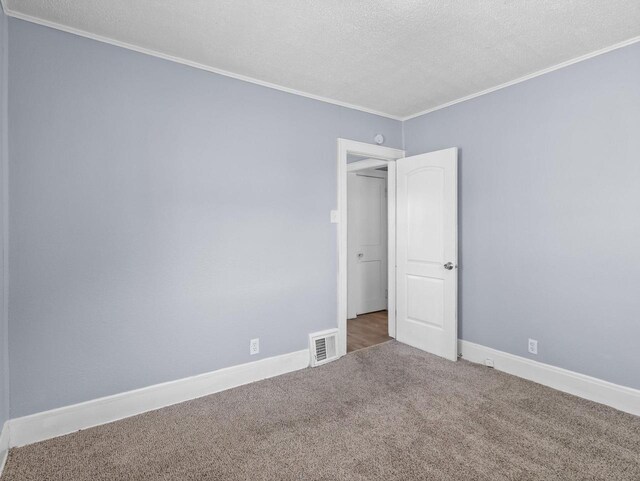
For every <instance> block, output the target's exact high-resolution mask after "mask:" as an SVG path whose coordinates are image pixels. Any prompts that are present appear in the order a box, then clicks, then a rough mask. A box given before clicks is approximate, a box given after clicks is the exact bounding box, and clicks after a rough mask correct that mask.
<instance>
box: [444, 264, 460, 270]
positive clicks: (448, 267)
mask: <svg viewBox="0 0 640 481" xmlns="http://www.w3.org/2000/svg"><path fill="white" fill-rule="evenodd" d="M454 267H458V266H455V265H453V262H447V263H446V264H445V265H444V268H445V269H446V270H448V271H450V270H451V269H453V268H454Z"/></svg>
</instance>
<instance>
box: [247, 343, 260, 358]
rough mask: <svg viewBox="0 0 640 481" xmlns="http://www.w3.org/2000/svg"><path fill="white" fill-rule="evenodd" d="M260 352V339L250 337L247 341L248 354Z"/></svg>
mask: <svg viewBox="0 0 640 481" xmlns="http://www.w3.org/2000/svg"><path fill="white" fill-rule="evenodd" d="M259 352H260V339H251V341H249V354H251V355H252V356H253V355H254V354H258V353H259Z"/></svg>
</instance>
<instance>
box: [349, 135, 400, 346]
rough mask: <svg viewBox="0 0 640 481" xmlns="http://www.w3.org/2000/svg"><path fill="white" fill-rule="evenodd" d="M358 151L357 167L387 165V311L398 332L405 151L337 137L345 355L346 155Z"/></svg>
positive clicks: (391, 328)
mask: <svg viewBox="0 0 640 481" xmlns="http://www.w3.org/2000/svg"><path fill="white" fill-rule="evenodd" d="M349 154H351V155H357V156H360V157H365V159H364V160H363V161H359V162H363V165H361V166H358V167H359V168H358V169H357V170H361V169H360V167H361V168H362V169H369V168H371V167H379V166H384V165H388V166H389V169H388V172H387V196H388V197H387V202H388V204H387V216H388V220H389V221H388V241H387V249H388V256H387V263H388V276H387V282H388V283H389V286H388V289H389V292H388V305H387V309H388V313H389V321H388V322H389V335H390V336H391V337H395V335H396V317H395V299H396V275H395V269H396V209H395V205H396V175H395V173H396V169H395V161H396V160H397V159H402V158H404V156H405V151H404V150H400V149H392V148H390V147H383V146H381V145H374V144H367V143H364V142H358V141H355V140H348V139H341V138H339V139H338V159H337V160H338V162H337V164H338V190H337V194H338V199H337V202H338V204H337V207H338V225H337V229H338V355H339V356H344V355H345V354H346V353H347V292H348V291H347V287H348V285H347V269H348V253H349V251H348V248H347V233H348V225H347V173H348V172H354V171H355V170H356V169H354V168H353V167H352V168H351V169H350V168H349V167H348V165H350V164H347V156H348V155H349Z"/></svg>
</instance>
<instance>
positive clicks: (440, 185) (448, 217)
mask: <svg viewBox="0 0 640 481" xmlns="http://www.w3.org/2000/svg"><path fill="white" fill-rule="evenodd" d="M457 165H458V149H457V148H451V149H445V150H439V151H437V152H430V153H427V154H421V155H415V156H412V157H406V158H403V159H398V160H397V161H396V217H397V218H396V223H397V224H396V226H397V229H396V266H397V267H396V310H397V315H396V334H397V337H396V338H397V339H398V341H400V342H404V343H406V344H409V345H411V346H414V347H417V348H419V349H422V350H424V351H427V352H430V353H433V354H436V355H438V356H442V357H445V358H447V359H450V360H453V361H455V360H456V359H457V355H458V348H457V343H458V319H457V290H458V269H457V264H458V234H457V225H458V209H457V196H458V193H457V190H458V189H457V184H458V181H457V179H458V174H457V170H458V169H457Z"/></svg>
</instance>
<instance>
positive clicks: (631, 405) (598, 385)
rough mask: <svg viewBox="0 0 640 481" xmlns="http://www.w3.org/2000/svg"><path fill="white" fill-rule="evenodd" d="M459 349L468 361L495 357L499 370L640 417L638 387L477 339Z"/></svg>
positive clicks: (464, 343) (482, 361) (459, 345)
mask: <svg viewBox="0 0 640 481" xmlns="http://www.w3.org/2000/svg"><path fill="white" fill-rule="evenodd" d="M458 349H459V352H460V353H461V354H462V358H463V359H466V360H467V361H471V362H477V363H481V364H484V362H485V360H486V359H491V360H493V363H494V368H495V369H498V370H499V371H504V372H506V373H509V374H513V375H514V376H518V377H522V378H524V379H528V380H530V381H534V382H537V383H538V384H543V385H545V386H549V387H552V388H554V389H557V390H558V391H563V392H566V393H569V394H573V395H574V396H578V397H581V398H584V399H588V400H590V401H595V402H598V403H601V404H606V405H607V406H611V407H614V408H616V409H619V410H620V411H625V412H628V413H631V414H635V415H636V416H640V390H638V389H633V388H630V387H626V386H620V385H618V384H613V383H611V382H608V381H603V380H602V379H597V378H595V377H591V376H586V375H584V374H580V373H577V372H573V371H569V370H567V369H562V368H559V367H555V366H551V365H549V364H544V363H541V362H538V361H533V360H531V359H526V358H524V357H520V356H515V355H513V354H509V353H506V352H503V351H498V350H496V349H492V348H490V347H485V346H481V345H480V344H474V343H473V342H468V341H463V340H460V341H459V342H458Z"/></svg>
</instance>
